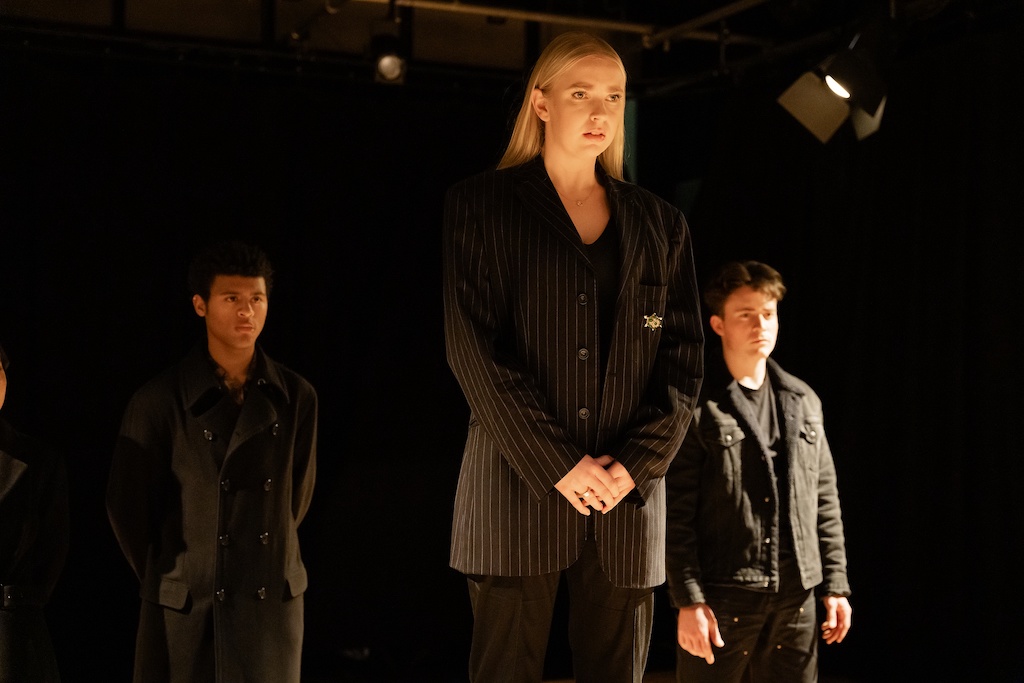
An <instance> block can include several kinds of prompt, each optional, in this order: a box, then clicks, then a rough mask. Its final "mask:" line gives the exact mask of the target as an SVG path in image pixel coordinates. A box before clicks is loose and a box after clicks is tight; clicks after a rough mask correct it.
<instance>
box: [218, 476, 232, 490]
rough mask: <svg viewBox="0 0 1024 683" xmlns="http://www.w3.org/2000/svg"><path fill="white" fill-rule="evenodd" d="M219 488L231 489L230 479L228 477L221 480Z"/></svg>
mask: <svg viewBox="0 0 1024 683" xmlns="http://www.w3.org/2000/svg"><path fill="white" fill-rule="evenodd" d="M220 488H221V490H222V491H230V490H231V480H230V479H225V480H224V481H222V482H221V483H220Z"/></svg>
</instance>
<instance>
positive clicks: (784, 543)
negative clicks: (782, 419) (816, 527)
mask: <svg viewBox="0 0 1024 683" xmlns="http://www.w3.org/2000/svg"><path fill="white" fill-rule="evenodd" d="M740 389H742V390H743V395H744V396H746V397H747V400H748V401H750V407H751V408H752V409H753V411H754V416H755V418H756V419H757V424H756V425H755V428H756V429H759V430H760V432H761V436H762V438H763V439H764V443H765V445H767V446H768V453H769V456H770V457H771V461H772V467H773V469H774V471H775V480H776V483H777V486H776V488H777V490H778V494H779V552H780V553H781V554H782V555H790V554H792V552H793V529H792V526H791V525H790V523H789V456H788V455H787V453H786V442H785V440H784V439H783V438H782V429H781V427H780V426H779V407H778V399H777V397H776V395H775V389H774V388H773V387H772V382H771V377H770V376H768V375H765V378H764V382H763V383H762V384H761V386H760V387H759V388H757V389H750V388H748V387H745V386H743V385H740Z"/></svg>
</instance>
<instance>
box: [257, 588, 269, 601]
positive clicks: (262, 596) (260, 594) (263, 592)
mask: <svg viewBox="0 0 1024 683" xmlns="http://www.w3.org/2000/svg"><path fill="white" fill-rule="evenodd" d="M256 599H257V600H266V599H267V589H266V588H264V587H263V586H260V587H259V588H257V589H256Z"/></svg>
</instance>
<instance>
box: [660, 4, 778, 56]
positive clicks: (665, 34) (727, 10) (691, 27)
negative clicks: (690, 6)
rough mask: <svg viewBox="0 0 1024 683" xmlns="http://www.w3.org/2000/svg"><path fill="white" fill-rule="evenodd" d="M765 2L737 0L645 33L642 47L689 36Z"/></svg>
mask: <svg viewBox="0 0 1024 683" xmlns="http://www.w3.org/2000/svg"><path fill="white" fill-rule="evenodd" d="M766 2H768V0H738V1H737V2H734V3H732V4H731V5H726V6H725V7H720V8H718V9H716V10H714V11H712V12H708V13H707V14H702V15H701V16H699V17H694V18H693V19H690V20H689V21H684V22H683V23H682V24H679V25H677V26H673V27H672V28H667V29H665V30H664V31H659V32H658V33H653V34H652V33H647V34H645V35H644V47H646V48H648V49H649V48H653V47H657V46H658V45H661V44H663V43H668V42H671V41H672V40H673V39H676V38H684V37H689V35H690V34H692V33H694V32H695V31H698V30H700V29H702V28H704V27H705V26H707V25H708V24H713V23H715V22H717V21H722V20H723V19H728V18H729V17H731V16H733V15H735V14H739V13H740V12H744V11H746V10H748V9H751V8H752V7H757V6H758V5H763V4H764V3H766Z"/></svg>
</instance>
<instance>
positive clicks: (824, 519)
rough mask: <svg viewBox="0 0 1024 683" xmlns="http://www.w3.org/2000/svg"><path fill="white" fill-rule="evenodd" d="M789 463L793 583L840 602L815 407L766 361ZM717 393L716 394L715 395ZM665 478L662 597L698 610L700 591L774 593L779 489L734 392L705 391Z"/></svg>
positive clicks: (831, 502) (841, 569)
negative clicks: (665, 593)
mask: <svg viewBox="0 0 1024 683" xmlns="http://www.w3.org/2000/svg"><path fill="white" fill-rule="evenodd" d="M768 374H769V376H770V378H771V382H772V385H773V387H774V389H775V392H776V395H777V397H778V401H779V422H780V423H781V424H780V429H781V431H782V438H783V439H784V440H785V444H786V451H787V454H788V457H789V481H788V482H785V483H784V484H783V485H786V486H788V487H789V500H790V504H789V515H790V526H791V527H792V529H793V547H794V551H795V555H796V560H797V565H798V567H799V569H800V578H801V582H802V583H803V587H804V588H805V589H811V588H815V589H816V592H817V594H818V595H821V596H825V595H849V593H850V586H849V582H848V580H847V575H846V548H845V541H844V538H843V522H842V518H841V514H840V506H839V493H838V490H837V488H836V470H835V465H834V463H833V461H832V452H831V451H830V450H829V446H828V441H827V439H826V438H825V430H824V425H823V421H822V411H821V400H820V399H819V398H818V396H817V395H816V394H815V393H814V391H813V390H812V389H811V388H810V387H809V386H808V385H807V384H805V383H804V382H803V381H801V380H799V379H797V378H796V377H794V376H793V375H790V374H789V373H787V372H785V371H784V370H782V368H780V367H779V365H778V364H777V363H775V362H774V361H772V360H770V359H769V361H768ZM719 386H721V385H719ZM708 390H709V391H708V392H707V394H706V395H705V398H704V399H703V400H702V401H701V402H700V404H699V406H698V408H697V410H696V412H695V413H694V418H693V423H692V424H691V426H690V429H689V431H688V432H687V434H686V438H685V440H684V441H683V445H682V447H681V448H680V450H679V453H678V455H677V456H676V458H675V460H673V462H672V466H671V467H670V469H669V472H668V475H667V477H666V481H667V486H668V491H667V495H668V517H667V548H666V560H667V566H668V582H669V595H670V597H671V599H672V603H673V604H674V605H675V606H676V607H685V606H688V605H692V604H695V603H700V602H705V598H704V587H705V586H711V585H715V586H735V587H741V588H748V589H754V590H761V591H766V592H775V591H778V589H779V550H778V548H779V528H780V525H779V514H780V506H779V494H778V491H779V486H780V482H778V480H777V479H776V476H775V471H774V468H773V463H772V458H771V457H769V455H768V448H767V446H766V444H764V443H763V442H762V439H761V437H760V436H759V431H758V430H756V429H754V428H752V426H751V425H753V424H755V423H756V422H755V417H754V414H753V411H752V410H751V408H750V406H749V404H748V401H746V400H745V399H744V398H743V395H742V392H741V389H740V387H739V385H738V384H737V383H736V382H735V381H734V380H733V381H730V382H729V383H728V384H727V385H726V386H725V387H724V388H723V389H717V388H715V387H714V386H708Z"/></svg>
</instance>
